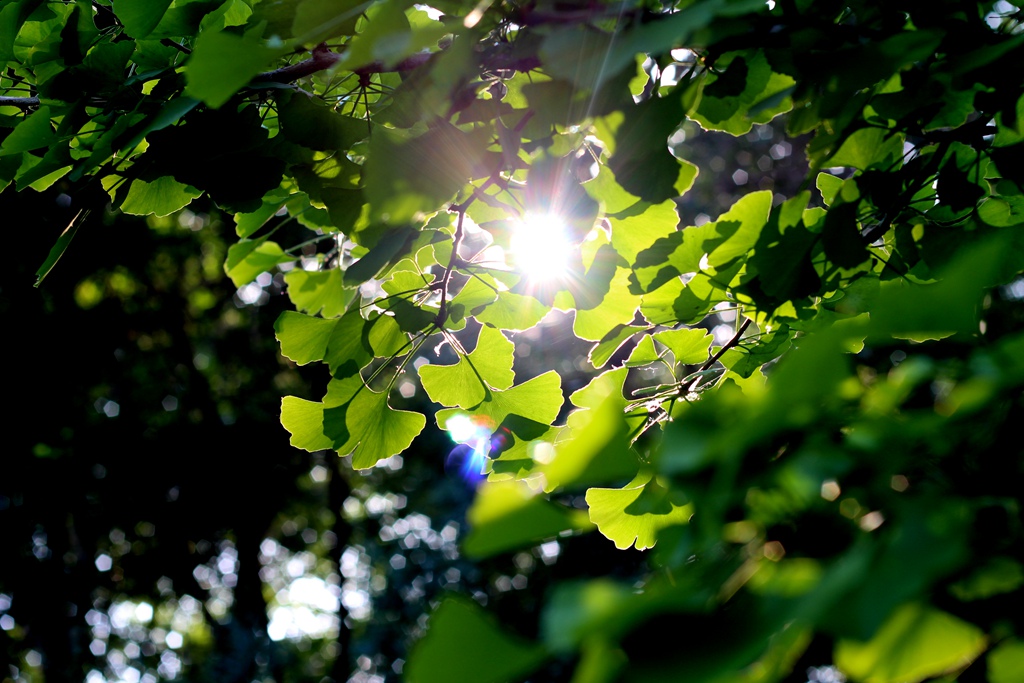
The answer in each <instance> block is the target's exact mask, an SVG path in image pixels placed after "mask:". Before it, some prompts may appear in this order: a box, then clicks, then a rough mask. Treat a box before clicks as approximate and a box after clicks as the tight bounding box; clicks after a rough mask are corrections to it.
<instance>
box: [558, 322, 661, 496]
mask: <svg viewBox="0 0 1024 683" xmlns="http://www.w3.org/2000/svg"><path fill="white" fill-rule="evenodd" d="M647 338H648V339H649V337H647ZM621 403H622V402H621V400H620V399H619V398H618V397H616V396H614V395H610V396H608V397H607V398H605V400H604V402H603V403H601V405H600V406H598V407H597V408H593V409H585V410H580V411H577V412H576V413H575V414H574V420H573V428H572V430H571V431H570V433H569V438H567V439H563V440H562V441H560V442H559V443H558V444H556V446H555V449H554V457H553V459H552V460H551V461H550V462H547V463H545V464H544V465H543V466H542V467H540V468H539V470H540V472H542V473H543V475H544V490H545V491H547V492H551V491H554V490H555V489H556V488H562V487H567V486H593V485H594V484H605V483H609V482H615V481H616V480H625V479H632V478H633V477H635V476H636V474H637V471H638V470H639V468H640V460H639V458H638V457H637V456H636V455H635V454H634V453H633V451H632V449H631V448H630V444H629V425H628V424H627V423H626V419H625V416H624V415H623V414H622V405H621Z"/></svg>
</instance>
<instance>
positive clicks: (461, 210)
mask: <svg viewBox="0 0 1024 683" xmlns="http://www.w3.org/2000/svg"><path fill="white" fill-rule="evenodd" d="M474 199H476V196H473V195H471V196H470V198H469V199H467V200H466V201H465V202H463V203H462V204H458V205H456V206H453V207H452V209H454V210H455V211H457V212H458V214H459V221H458V223H456V225H455V237H454V238H453V239H452V255H451V257H450V258H449V259H448V267H447V268H445V269H444V277H442V278H441V306H440V308H438V310H437V318H436V319H435V321H434V324H435V325H436V326H437V327H438V329H440V328H442V327H443V326H444V323H445V321H446V320H448V285H449V284H450V283H451V281H452V271H453V270H454V269H455V261H456V260H457V259H458V258H459V245H461V244H462V235H463V232H462V223H463V221H465V220H466V209H467V208H469V205H470V204H472V203H473V200H474ZM449 210H451V209H449Z"/></svg>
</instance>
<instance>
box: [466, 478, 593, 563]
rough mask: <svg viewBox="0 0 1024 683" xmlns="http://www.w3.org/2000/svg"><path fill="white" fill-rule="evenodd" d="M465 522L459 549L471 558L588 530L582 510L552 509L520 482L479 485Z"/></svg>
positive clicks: (588, 525)
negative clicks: (467, 532)
mask: <svg viewBox="0 0 1024 683" xmlns="http://www.w3.org/2000/svg"><path fill="white" fill-rule="evenodd" d="M466 521H467V522H469V525H470V532H469V535H468V536H466V539H465V540H464V541H463V544H462V549H463V551H464V552H465V553H466V554H467V555H469V556H470V557H475V558H484V557H490V556H491V555H495V554H497V553H501V552H505V551H508V550H513V549H515V548H519V547H522V546H524V545H529V544H535V543H539V542H540V541H543V540H544V539H547V538H552V537H555V536H558V535H559V534H561V533H562V532H565V531H579V530H585V529H590V528H592V525H591V523H590V521H589V520H588V519H587V514H586V513H585V512H583V511H582V510H574V509H571V508H565V507H563V506H560V505H556V504H555V503H552V502H550V501H549V500H547V499H546V498H545V497H544V496H540V495H537V492H536V491H534V490H532V489H531V488H530V487H529V486H528V485H526V484H525V483H523V482H521V481H505V482H488V483H485V484H483V485H482V486H481V487H480V489H479V490H478V491H477V494H476V498H475V499H474V501H473V505H472V507H470V508H469V511H468V512H467V513H466Z"/></svg>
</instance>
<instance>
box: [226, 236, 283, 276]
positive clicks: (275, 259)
mask: <svg viewBox="0 0 1024 683" xmlns="http://www.w3.org/2000/svg"><path fill="white" fill-rule="evenodd" d="M293 260H294V257H292V256H289V255H288V254H286V253H284V250H283V249H281V245H279V244H278V243H277V242H270V241H268V240H266V239H258V240H242V241H240V242H238V243H236V244H232V245H231V246H230V247H229V248H228V257H227V259H226V260H225V261H224V272H225V273H227V276H228V277H229V278H231V282H232V284H234V285H235V287H241V286H242V285H245V284H248V283H250V282H252V281H253V280H255V279H256V276H257V275H259V274H260V273H264V272H267V271H270V270H273V268H274V266H276V265H278V264H279V263H288V262H289V261H293Z"/></svg>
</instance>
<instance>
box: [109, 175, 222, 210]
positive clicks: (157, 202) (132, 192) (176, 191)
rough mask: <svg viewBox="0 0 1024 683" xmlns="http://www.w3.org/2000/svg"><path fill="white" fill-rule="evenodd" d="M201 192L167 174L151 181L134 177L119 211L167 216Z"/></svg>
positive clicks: (186, 204)
mask: <svg viewBox="0 0 1024 683" xmlns="http://www.w3.org/2000/svg"><path fill="white" fill-rule="evenodd" d="M202 194H203V193H202V192H201V191H199V190H197V189H196V188H194V187H191V186H190V185H185V184H184V183H179V182H178V181H176V180H175V179H174V178H171V177H169V176H161V177H160V178H157V179H156V180H154V181H152V182H146V181H144V180H139V179H136V180H134V181H132V186H131V188H129V190H128V196H127V197H125V200H124V203H123V204H121V211H124V212H125V213H130V214H134V215H136V216H146V215H149V214H153V215H155V216H169V215H171V214H172V213H174V212H175V211H177V210H178V209H180V208H182V207H184V206H188V204H189V202H191V201H192V200H193V199H195V198H196V197H199V196H200V195H202Z"/></svg>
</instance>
